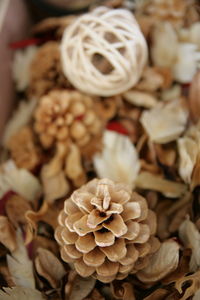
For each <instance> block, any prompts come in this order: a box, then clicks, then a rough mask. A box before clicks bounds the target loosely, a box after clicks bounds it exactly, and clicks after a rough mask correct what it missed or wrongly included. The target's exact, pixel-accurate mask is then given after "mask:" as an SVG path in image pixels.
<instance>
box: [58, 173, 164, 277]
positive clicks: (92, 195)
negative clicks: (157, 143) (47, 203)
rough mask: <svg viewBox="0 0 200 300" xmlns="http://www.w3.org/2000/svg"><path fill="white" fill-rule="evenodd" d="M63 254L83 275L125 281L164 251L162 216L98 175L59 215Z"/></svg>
mask: <svg viewBox="0 0 200 300" xmlns="http://www.w3.org/2000/svg"><path fill="white" fill-rule="evenodd" d="M58 222H59V226H58V227H57V229H56V232H55V238H56V240H57V242H58V243H59V244H60V246H61V257H62V259H63V260H64V261H66V262H68V263H73V264H74V267H75V269H76V271H77V272H78V273H79V274H80V275H81V276H83V277H88V276H90V275H93V276H94V277H95V278H97V279H98V280H100V281H102V282H111V281H112V280H113V279H115V278H117V279H123V278H125V277H126V276H127V275H128V274H129V273H130V272H131V273H136V272H137V271H138V270H140V269H143V268H144V267H145V266H147V265H148V263H149V258H150V256H151V254H152V253H154V252H155V251H157V250H158V248H159V241H158V240H157V238H155V236H154V235H155V232H156V216H155V214H154V212H153V211H151V210H149V209H148V206H147V202H146V200H145V199H144V198H143V197H142V196H140V195H139V194H137V193H132V191H131V189H130V188H128V186H126V185H125V184H121V183H114V182H113V181H111V180H109V179H94V180H92V181H90V182H88V183H87V184H86V185H84V186H82V187H81V188H80V189H78V190H76V191H74V192H73V194H72V195H71V197H70V198H69V199H67V200H66V201H65V204H64V210H63V211H62V212H61V213H60V215H59V217H58Z"/></svg>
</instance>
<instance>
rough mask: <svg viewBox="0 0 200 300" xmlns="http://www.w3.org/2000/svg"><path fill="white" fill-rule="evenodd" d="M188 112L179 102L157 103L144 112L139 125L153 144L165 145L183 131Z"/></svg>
mask: <svg viewBox="0 0 200 300" xmlns="http://www.w3.org/2000/svg"><path fill="white" fill-rule="evenodd" d="M187 118H188V112H187V110H186V109H185V107H184V105H183V103H182V102H181V101H180V100H171V101H170V102H167V103H158V104H157V105H156V106H155V107H154V108H152V109H151V110H149V111H144V112H143V113H142V116H141V119H140V120H141V123H142V125H143V126H144V128H145V130H146V132H147V134H148V135H149V137H150V139H151V140H152V141H153V142H156V143H159V144H165V143H168V142H172V141H174V140H176V139H177V138H178V137H179V136H180V135H181V133H182V132H183V131H184V130H185V127H186V123H187Z"/></svg>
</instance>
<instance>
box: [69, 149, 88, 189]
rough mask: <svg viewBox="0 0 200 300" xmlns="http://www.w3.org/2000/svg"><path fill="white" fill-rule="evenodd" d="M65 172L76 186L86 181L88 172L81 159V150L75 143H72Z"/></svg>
mask: <svg viewBox="0 0 200 300" xmlns="http://www.w3.org/2000/svg"><path fill="white" fill-rule="evenodd" d="M65 173H66V175H67V177H69V178H70V179H71V180H72V181H73V183H74V185H75V186H76V187H79V186H81V185H82V184H84V183H85V182H86V174H85V171H84V169H83V165H82V161H81V152H80V149H79V148H78V147H77V146H76V145H75V144H71V145H70V149H69V154H68V155H67V158H66V162H65Z"/></svg>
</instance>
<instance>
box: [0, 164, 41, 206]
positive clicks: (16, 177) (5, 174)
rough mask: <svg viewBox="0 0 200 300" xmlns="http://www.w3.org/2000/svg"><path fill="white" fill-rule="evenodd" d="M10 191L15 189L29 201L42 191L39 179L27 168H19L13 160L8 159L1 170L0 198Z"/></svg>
mask: <svg viewBox="0 0 200 300" xmlns="http://www.w3.org/2000/svg"><path fill="white" fill-rule="evenodd" d="M8 191H14V192H16V193H17V194H19V195H21V196H22V197H24V198H25V199H27V200H29V201H34V200H35V199H37V198H38V197H39V196H40V195H41V193H42V186H41V184H40V182H39V180H38V179H37V178H36V177H35V176H34V175H33V174H31V173H30V172H29V171H27V170H26V169H19V168H17V166H16V165H15V163H14V161H13V160H8V161H6V162H5V163H4V164H3V165H2V167H1V170H0V198H1V197H3V196H4V195H5V194H6V193H7V192H8Z"/></svg>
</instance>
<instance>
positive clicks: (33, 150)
mask: <svg viewBox="0 0 200 300" xmlns="http://www.w3.org/2000/svg"><path fill="white" fill-rule="evenodd" d="M7 148H8V150H10V152H11V157H12V158H13V160H14V161H15V163H16V165H17V166H18V168H24V169H27V170H29V171H33V170H35V169H36V168H37V167H38V166H39V165H40V164H41V163H42V151H41V149H40V147H39V146H38V145H37V144H36V141H35V137H34V132H33V130H32V129H31V128H30V127H28V126H25V127H23V128H21V129H20V130H19V131H18V132H17V133H16V134H15V135H13V136H11V138H10V139H9V140H8V143H7Z"/></svg>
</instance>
